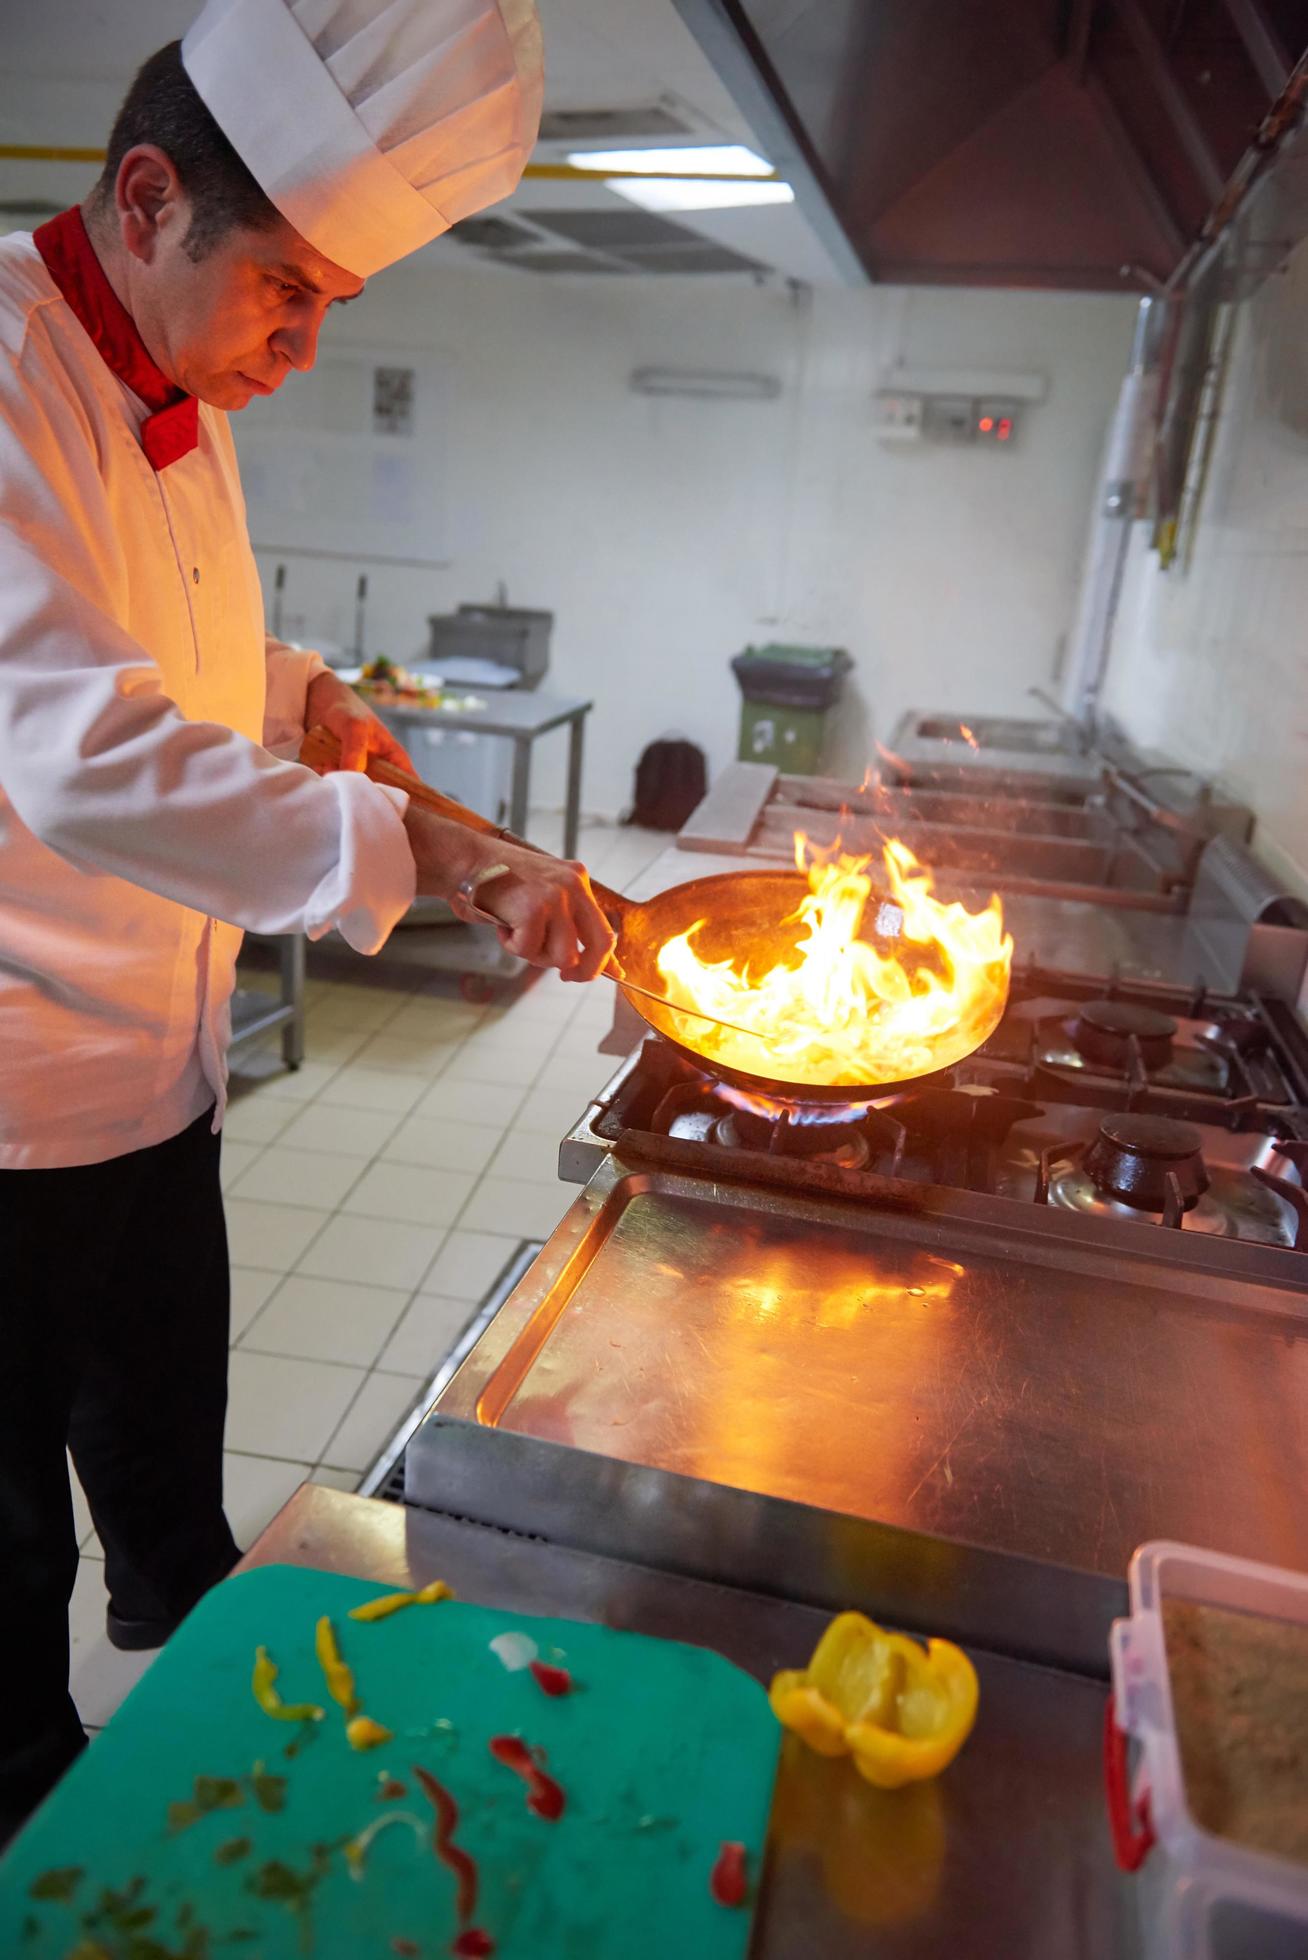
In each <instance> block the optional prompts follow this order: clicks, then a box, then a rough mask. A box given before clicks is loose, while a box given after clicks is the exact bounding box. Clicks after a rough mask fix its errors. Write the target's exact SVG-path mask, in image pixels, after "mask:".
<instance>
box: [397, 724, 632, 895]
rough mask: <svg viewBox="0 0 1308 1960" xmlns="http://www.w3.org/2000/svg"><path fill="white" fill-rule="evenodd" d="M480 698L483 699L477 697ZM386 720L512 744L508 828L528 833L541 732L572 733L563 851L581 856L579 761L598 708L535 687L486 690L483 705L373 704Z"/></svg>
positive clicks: (521, 833)
mask: <svg viewBox="0 0 1308 1960" xmlns="http://www.w3.org/2000/svg"><path fill="white" fill-rule="evenodd" d="M477 698H478V699H481V698H482V697H480V696H479V697H477ZM374 705H376V706H378V708H379V711H380V712H381V713H382V715H383V717H384V719H385V720H386V722H387V723H388V724H389V723H394V724H396V725H400V724H404V725H410V726H412V727H415V728H448V729H450V730H451V731H454V732H457V731H459V730H462V731H463V733H464V734H467V735H499V736H502V737H503V738H504V740H505V741H507V742H512V744H513V781H512V785H511V787H510V791H509V829H510V830H513V831H516V832H517V833H518V835H519V836H520V837H522V836H525V835H526V831H527V816H528V812H529V810H530V808H531V801H530V791H531V752H532V746H533V744H534V743H536V742H538V741H539V740H540V738H541V736H542V735H548V734H550V733H551V732H552V731H553V730H554V729H556V728H566V729H567V731H568V788H567V795H566V799H565V802H564V809H563V855H564V857H569V858H570V857H575V856H576V855H577V832H578V829H579V827H580V823H581V764H582V742H583V723H584V722H585V718H586V716H587V715H588V714H589V713H590V711H591V709H592V708H593V707H594V705H595V704H594V702H593V701H583V700H581V699H580V697H578V696H574V695H570V694H544V693H539V692H537V691H535V690H531V689H526V688H522V689H518V688H512V689H508V690H497V691H491V690H488V691H487V693H486V696H485V698H484V701H483V705H482V706H481V707H479V708H454V707H450V708H420V707H409V706H406V705H405V704H403V703H395V704H392V703H390V702H386V703H384V704H380V703H378V704H374Z"/></svg>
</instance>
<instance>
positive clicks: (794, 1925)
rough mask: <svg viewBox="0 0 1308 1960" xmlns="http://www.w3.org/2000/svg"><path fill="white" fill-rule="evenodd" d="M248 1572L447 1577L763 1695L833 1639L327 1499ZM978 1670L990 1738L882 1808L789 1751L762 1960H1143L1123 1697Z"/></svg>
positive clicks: (976, 1739)
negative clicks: (1122, 1759) (1112, 1741)
mask: <svg viewBox="0 0 1308 1960" xmlns="http://www.w3.org/2000/svg"><path fill="white" fill-rule="evenodd" d="M242 1563H243V1565H245V1566H253V1565H267V1564H277V1563H283V1564H291V1565H303V1566H316V1567H318V1568H320V1569H321V1570H324V1571H329V1572H349V1573H353V1574H356V1575H357V1576H359V1577H361V1578H367V1579H374V1580H377V1581H378V1582H379V1583H381V1584H384V1585H393V1586H418V1585H422V1584H424V1583H425V1582H426V1581H428V1580H430V1579H434V1578H442V1579H445V1580H446V1581H447V1582H448V1583H449V1584H451V1585H452V1586H453V1587H454V1589H455V1591H456V1592H457V1593H459V1594H460V1595H462V1596H463V1597H464V1598H467V1599H475V1600H477V1601H479V1602H481V1603H484V1604H487V1605H492V1606H499V1607H502V1608H503V1609H504V1610H505V1611H514V1612H525V1613H548V1614H559V1615H563V1616H570V1617H572V1618H576V1619H582V1620H593V1621H597V1622H600V1623H602V1624H604V1625H607V1626H614V1627H622V1628H629V1629H631V1630H633V1631H636V1632H639V1633H646V1634H652V1635H655V1636H658V1637H660V1638H663V1639H673V1640H687V1641H690V1642H692V1643H693V1644H696V1645H700V1646H707V1647H711V1648H714V1649H715V1650H716V1651H717V1652H718V1653H721V1654H723V1655H725V1656H726V1658H727V1659H728V1660H731V1661H734V1662H735V1663H736V1665H737V1666H739V1667H743V1668H744V1669H746V1670H747V1672H749V1673H750V1674H752V1675H754V1676H755V1677H756V1678H757V1679H758V1680H760V1681H764V1682H766V1681H767V1680H769V1679H770V1677H771V1675H772V1673H773V1672H774V1671H775V1670H776V1669H777V1668H779V1667H783V1666H792V1665H798V1664H802V1662H803V1661H804V1660H806V1659H807V1657H808V1655H809V1654H810V1652H811V1651H812V1648H813V1646H814V1644H815V1643H816V1640H817V1637H818V1635H819V1634H820V1632H821V1630H822V1628H823V1626H824V1625H825V1624H826V1615H825V1613H822V1612H817V1611H815V1610H814V1609H813V1608H811V1607H808V1606H805V1605H802V1604H798V1603H795V1602H793V1601H790V1600H787V1599H778V1598H765V1597H763V1596H761V1595H758V1594H753V1593H748V1592H743V1591H739V1590H736V1589H734V1588H731V1587H725V1586H715V1585H709V1584H706V1583H704V1582H703V1581H699V1580H688V1579H679V1578H674V1577H670V1576H669V1575H667V1574H664V1573H659V1572H654V1571H650V1570H648V1569H646V1568H642V1567H640V1566H636V1565H631V1564H627V1563H625V1562H624V1561H622V1560H620V1559H610V1558H597V1557H594V1556H591V1555H589V1554H587V1553H583V1552H577V1551H570V1550H565V1549H563V1548H562V1547H560V1546H557V1545H551V1544H545V1543H542V1542H540V1541H538V1540H533V1539H528V1538H521V1537H518V1536H515V1535H514V1534H512V1533H508V1532H502V1531H494V1530H488V1529H485V1528H484V1527H481V1526H477V1525H472V1524H467V1523H464V1522H461V1521H458V1520H456V1519H453V1518H448V1517H443V1516H438V1515H435V1514H432V1513H429V1512H423V1511H417V1510H413V1509H410V1508H405V1507H402V1506H399V1505H394V1504H384V1503H378V1502H375V1501H373V1500H371V1499H368V1498H361V1497H353V1496H348V1495H346V1494H344V1493H342V1492H340V1491H334V1490H325V1489H321V1488H319V1487H318V1486H316V1485H313V1484H306V1485H304V1486H302V1487H301V1489H300V1490H299V1491H298V1492H297V1493H296V1495H295V1496H294V1497H293V1498H292V1499H291V1501H290V1503H289V1504H288V1505H287V1506H286V1507H285V1509H284V1510H282V1511H281V1512H280V1513H279V1515H278V1516H277V1517H276V1518H275V1519H274V1520H273V1522H272V1523H271V1524H270V1525H269V1526H268V1528H267V1530H266V1531H265V1532H264V1533H263V1534H262V1536H261V1537H260V1538H259V1540H258V1542H257V1543H256V1544H255V1545H254V1546H253V1547H252V1549H251V1550H250V1552H249V1553H248V1554H247V1555H246V1558H245V1559H244V1560H243V1561H242ZM973 1658H974V1660H975V1662H976V1665H977V1671H978V1674H979V1676H980V1680H981V1712H980V1717H979V1720H978V1723H977V1728H976V1732H975V1734H974V1735H973V1737H972V1739H971V1741H970V1742H969V1743H968V1745H967V1747H966V1748H965V1749H964V1751H963V1753H962V1755H961V1756H960V1757H959V1759H958V1760H957V1762H956V1763H954V1764H953V1765H952V1767H951V1768H950V1769H949V1770H948V1771H947V1772H946V1774H945V1775H944V1776H943V1777H941V1778H940V1779H939V1780H938V1781H937V1782H935V1783H932V1784H924V1785H921V1786H919V1787H918V1788H917V1789H916V1790H906V1791H894V1792H882V1791H876V1790H873V1789H871V1788H870V1787H869V1786H867V1785H866V1784H864V1783H863V1782H862V1780H861V1779H860V1778H859V1777H858V1776H857V1775H856V1774H855V1773H854V1771H853V1770H852V1769H851V1768H850V1766H849V1764H848V1763H846V1762H833V1761H830V1760H824V1759H822V1758H819V1757H816V1756H813V1755H812V1754H811V1753H810V1752H809V1751H807V1750H805V1749H803V1748H802V1747H801V1746H800V1745H799V1744H797V1743H796V1742H795V1741H794V1739H793V1738H791V1737H787V1738H786V1740H785V1744H784V1747H783V1750H782V1757H781V1768H780V1773H779V1777H778V1783H777V1792H776V1799H775V1802H774V1805H773V1814H772V1824H771V1831H770V1835H769V1842H768V1855H767V1863H766V1867H765V1873H764V1881H763V1891H762V1897H761V1901H760V1906H759V1914H758V1923H757V1927H756V1932H755V1938H754V1942H753V1946H752V1949H751V1952H752V1960H919V1957H920V1960H928V1956H929V1960H943V1956H951V1960H963V1956H964V1955H966V1956H967V1960H1054V1956H1057V1960H1134V1957H1135V1956H1136V1955H1137V1954H1138V1953H1139V1944H1138V1939H1137V1935H1136V1931H1135V1915H1134V1904H1133V1901H1132V1899H1131V1896H1130V1891H1129V1884H1128V1882H1127V1881H1125V1880H1123V1879H1121V1878H1119V1876H1118V1874H1117V1872H1116V1870H1115V1868H1114V1866H1113V1861H1112V1856H1111V1852H1110V1849H1109V1842H1108V1832H1107V1826H1106V1823H1105V1819H1104V1807H1103V1796H1102V1784H1101V1770H1100V1738H1101V1732H1102V1727H1103V1719H1104V1703H1105V1699H1106V1690H1105V1689H1104V1688H1103V1687H1102V1686H1100V1685H1099V1684H1098V1683H1096V1682H1093V1681H1087V1680H1083V1679H1080V1678H1078V1677H1076V1676H1073V1675H1066V1674H1062V1673H1059V1672H1057V1671H1055V1670H1052V1669H1047V1668H1040V1667H1034V1666H1030V1665H1027V1664H1024V1663H1022V1662H1018V1661H1011V1660H1006V1659H1003V1658H1001V1657H999V1656H994V1655H990V1654H986V1653H980V1652H978V1653H974V1654H973ZM620 1950H621V1949H620V1944H619V1945H616V1946H615V1948H614V1960H618V1956H619V1954H620ZM687 1960H693V1956H687Z"/></svg>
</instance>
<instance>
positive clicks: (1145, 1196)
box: [1085, 1017, 1208, 1212]
mask: <svg viewBox="0 0 1308 1960" xmlns="http://www.w3.org/2000/svg"><path fill="white" fill-rule="evenodd" d="M1159 1018H1162V1017H1159ZM1085 1168H1086V1170H1087V1172H1088V1173H1089V1176H1090V1178H1091V1180H1092V1181H1093V1183H1094V1187H1095V1189H1096V1190H1097V1191H1098V1192H1100V1193H1101V1194H1102V1195H1103V1196H1104V1197H1106V1198H1119V1199H1120V1200H1121V1201H1122V1203H1123V1204H1128V1205H1134V1206H1135V1207H1136V1209H1137V1210H1138V1211H1158V1212H1161V1211H1162V1210H1163V1209H1164V1207H1165V1205H1166V1203H1167V1178H1168V1173H1169V1172H1170V1173H1171V1174H1172V1175H1173V1176H1174V1177H1175V1178H1176V1181H1177V1183H1178V1184H1179V1185H1180V1188H1181V1203H1182V1205H1183V1207H1184V1208H1185V1210H1186V1211H1189V1210H1190V1208H1191V1206H1193V1205H1195V1204H1197V1203H1198V1201H1199V1199H1200V1198H1201V1197H1202V1196H1203V1194H1204V1192H1205V1191H1206V1190H1207V1189H1208V1172H1207V1170H1206V1169H1205V1167H1204V1160H1203V1139H1202V1137H1201V1136H1200V1134H1199V1132H1198V1130H1196V1129H1195V1127H1194V1125H1193V1124H1191V1123H1177V1122H1173V1120H1172V1119H1171V1118H1170V1117H1167V1116H1132V1115H1117V1114H1114V1115H1112V1116H1105V1117H1104V1119H1103V1121H1102V1122H1101V1123H1100V1125H1099V1135H1098V1136H1097V1137H1096V1138H1095V1140H1094V1142H1093V1143H1092V1144H1091V1145H1090V1148H1089V1149H1088V1150H1087V1151H1086V1154H1085Z"/></svg>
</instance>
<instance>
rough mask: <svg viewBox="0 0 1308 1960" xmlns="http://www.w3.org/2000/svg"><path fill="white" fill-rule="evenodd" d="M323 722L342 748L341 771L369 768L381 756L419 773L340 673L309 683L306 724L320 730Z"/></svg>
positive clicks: (399, 767) (317, 678)
mask: <svg viewBox="0 0 1308 1960" xmlns="http://www.w3.org/2000/svg"><path fill="white" fill-rule="evenodd" d="M319 723H321V724H322V726H323V727H324V728H330V730H331V732H332V734H333V735H334V736H335V737H336V739H337V741H338V742H339V743H340V745H341V759H340V761H339V762H338V763H337V764H336V767H337V768H338V769H366V768H367V767H368V757H369V756H370V755H379V756H380V757H381V758H382V760H383V762H393V763H394V764H395V766H396V768H397V769H407V770H408V771H409V773H410V774H411V775H412V774H416V771H415V770H414V767H413V764H412V762H411V761H410V760H409V755H408V752H407V750H405V749H402V748H401V747H400V744H399V743H398V742H397V741H396V739H395V737H394V736H393V735H392V734H391V731H390V729H389V728H387V726H386V724H385V723H384V722H382V721H379V720H378V719H377V717H376V715H375V714H374V713H373V711H372V709H371V708H370V707H369V706H368V704H367V702H366V701H365V700H364V699H363V698H362V696H361V695H358V694H356V693H355V691H354V689H353V688H352V687H347V686H346V684H345V682H344V681H343V680H341V678H340V676H339V675H337V674H332V673H326V674H319V675H317V677H316V678H315V679H314V680H312V681H310V683H309V692H308V696H307V698H306V704H305V718H304V725H305V727H306V728H316V727H317V726H318V725H319Z"/></svg>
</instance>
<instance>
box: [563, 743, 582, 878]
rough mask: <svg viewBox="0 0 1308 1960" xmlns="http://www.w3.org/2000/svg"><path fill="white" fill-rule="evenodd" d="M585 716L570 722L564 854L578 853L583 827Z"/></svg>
mask: <svg viewBox="0 0 1308 1960" xmlns="http://www.w3.org/2000/svg"><path fill="white" fill-rule="evenodd" d="M584 732H585V716H584V715H574V716H573V718H572V720H571V721H570V722H569V724H568V795H567V801H566V802H565V804H564V806H563V855H564V857H566V858H575V857H576V855H577V832H578V830H579V829H580V827H581V756H582V740H583V736H584Z"/></svg>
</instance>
